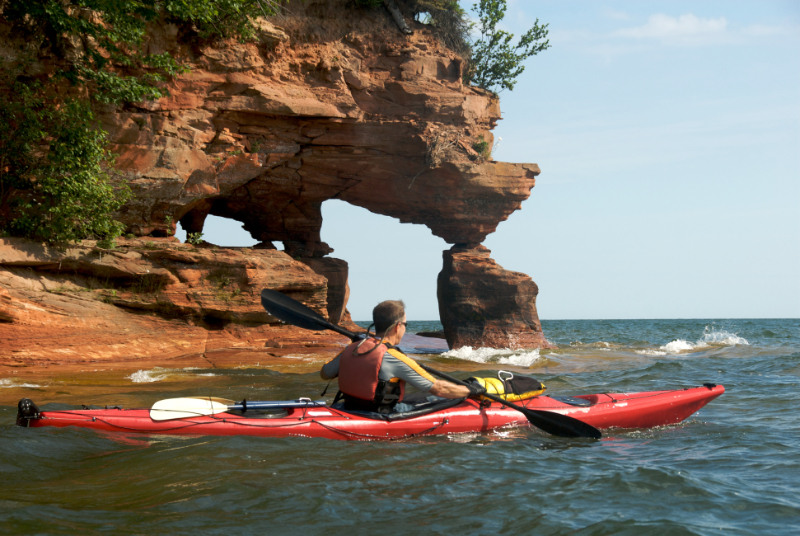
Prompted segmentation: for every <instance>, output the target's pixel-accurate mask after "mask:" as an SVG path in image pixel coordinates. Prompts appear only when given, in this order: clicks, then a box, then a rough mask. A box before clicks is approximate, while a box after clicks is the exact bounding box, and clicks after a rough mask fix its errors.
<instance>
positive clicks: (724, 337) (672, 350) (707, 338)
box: [636, 326, 750, 355]
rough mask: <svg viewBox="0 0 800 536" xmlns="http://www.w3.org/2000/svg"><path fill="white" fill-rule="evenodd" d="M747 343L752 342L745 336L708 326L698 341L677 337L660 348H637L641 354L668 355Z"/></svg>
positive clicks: (637, 351)
mask: <svg viewBox="0 0 800 536" xmlns="http://www.w3.org/2000/svg"><path fill="white" fill-rule="evenodd" d="M736 345H747V346H749V345H750V343H749V342H748V341H747V339H745V338H744V337H739V336H738V335H736V334H735V333H730V332H727V331H725V330H721V331H716V330H715V329H714V328H710V327H709V326H706V328H705V330H703V336H702V337H700V339H699V340H698V341H697V342H689V341H687V340H684V339H675V340H674V341H672V342H669V343H667V344H665V345H664V346H661V347H660V348H659V349H658V350H654V349H647V350H636V353H637V354H641V355H667V354H672V355H675V354H680V353H682V352H692V351H695V350H702V349H705V348H708V347H709V346H736Z"/></svg>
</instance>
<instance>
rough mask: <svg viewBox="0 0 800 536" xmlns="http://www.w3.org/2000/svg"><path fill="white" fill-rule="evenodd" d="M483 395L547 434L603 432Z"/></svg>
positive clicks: (436, 372) (445, 377)
mask: <svg viewBox="0 0 800 536" xmlns="http://www.w3.org/2000/svg"><path fill="white" fill-rule="evenodd" d="M420 366H421V367H422V368H424V369H425V370H427V371H428V372H430V373H431V374H433V375H434V376H439V377H440V378H442V379H443V380H447V381H449V382H451V383H455V384H456V385H463V386H465V387H468V385H467V384H466V383H465V382H463V381H461V380H459V379H458V378H453V377H452V376H450V375H448V374H445V373H444V372H441V371H439V370H436V369H433V368H431V367H429V366H428V365H423V364H421V363H420ZM483 396H485V397H486V398H488V399H490V400H494V401H495V402H497V403H499V404H502V405H504V406H507V407H509V408H513V409H515V410H517V411H519V412H520V413H522V414H523V415H525V417H527V419H528V422H529V423H531V424H532V425H534V426H535V427H537V428H539V429H540V430H542V431H544V432H547V433H548V434H552V435H554V436H559V437H591V438H594V439H600V438H601V437H602V435H603V434H601V433H600V430H598V429H597V428H595V427H594V426H592V425H590V424H586V423H585V422H583V421H579V420H578V419H575V418H573V417H568V416H567V415H561V414H560V413H553V412H551V411H543V410H538V409H528V408H525V407H522V406H518V405H517V404H512V403H511V402H509V401H508V400H506V399H504V398H501V397H499V396H497V395H492V394H489V393H484V394H483Z"/></svg>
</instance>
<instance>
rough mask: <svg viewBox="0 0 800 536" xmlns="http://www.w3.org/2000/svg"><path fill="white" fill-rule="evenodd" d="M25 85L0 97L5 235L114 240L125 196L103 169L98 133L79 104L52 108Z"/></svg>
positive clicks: (0, 201)
mask: <svg viewBox="0 0 800 536" xmlns="http://www.w3.org/2000/svg"><path fill="white" fill-rule="evenodd" d="M35 89H37V88H33V89H32V88H31V87H29V86H27V85H25V84H16V86H15V88H14V91H13V92H12V93H11V95H10V96H9V97H8V98H7V99H5V100H3V101H1V102H0V215H3V216H6V218H3V219H5V220H6V226H7V229H6V230H7V232H10V233H11V234H14V235H17V236H26V237H29V238H33V239H36V240H42V241H46V242H51V243H56V242H67V241H72V240H80V239H83V238H97V239H113V238H114V237H116V236H119V235H120V233H121V232H122V230H123V226H122V224H121V223H119V222H117V221H115V220H114V219H113V218H112V217H111V213H112V212H114V211H115V210H118V209H119V208H120V207H121V206H122V204H123V203H124V202H125V200H126V199H127V198H128V194H129V189H128V188H127V185H125V184H118V185H116V187H115V185H114V184H113V183H112V181H111V180H110V178H109V176H108V173H107V166H106V163H107V162H108V161H109V160H110V159H111V155H110V154H109V153H108V151H107V149H106V141H105V133H104V132H103V131H101V130H97V129H95V128H94V127H93V123H94V116H93V114H92V110H91V107H90V106H89V104H88V103H86V102H80V101H77V100H65V101H62V102H60V103H59V105H58V106H54V105H52V103H49V102H47V100H46V99H45V98H44V97H43V96H42V93H41V92H37V91H35Z"/></svg>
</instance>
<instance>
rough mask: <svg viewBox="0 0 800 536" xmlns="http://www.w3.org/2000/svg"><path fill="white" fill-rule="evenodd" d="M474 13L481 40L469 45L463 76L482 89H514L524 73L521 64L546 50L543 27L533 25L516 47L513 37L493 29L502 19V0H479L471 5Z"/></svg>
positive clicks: (544, 27)
mask: <svg viewBox="0 0 800 536" xmlns="http://www.w3.org/2000/svg"><path fill="white" fill-rule="evenodd" d="M473 9H475V10H476V11H477V12H478V20H479V21H480V22H479V23H478V28H479V30H480V32H481V38H480V39H478V40H477V41H475V42H474V43H473V44H472V60H471V62H470V67H469V69H468V71H467V74H466V80H465V81H466V82H468V83H471V84H474V85H476V86H478V87H481V88H483V89H488V90H490V91H495V92H496V89H497V88H499V89H500V90H501V91H502V90H504V89H508V90H509V91H511V90H513V89H514V84H515V83H516V79H517V77H518V76H519V75H520V74H522V72H523V71H524V70H525V66H524V65H522V62H523V61H525V60H526V59H528V58H529V57H531V56H535V55H536V54H538V53H539V52H541V51H543V50H547V49H548V48H550V41H549V40H547V39H546V37H547V26H548V25H547V24H543V25H541V26H540V25H539V19H536V22H535V23H534V24H533V28H531V29H530V30H528V31H527V32H526V33H525V34H524V35H523V36H522V37H521V38H520V40H519V42H518V43H517V44H516V45H513V44H512V40H513V39H514V34H511V33H508V32H506V31H504V30H500V29H498V28H497V24H498V23H499V22H500V21H502V20H503V18H504V17H505V16H506V9H507V6H506V0H480V3H479V4H475V5H474V6H473Z"/></svg>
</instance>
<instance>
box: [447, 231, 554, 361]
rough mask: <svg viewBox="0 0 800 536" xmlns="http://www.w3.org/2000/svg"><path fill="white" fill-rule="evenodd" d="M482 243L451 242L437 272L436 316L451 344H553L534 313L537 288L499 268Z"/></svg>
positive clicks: (518, 275)
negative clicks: (470, 245)
mask: <svg viewBox="0 0 800 536" xmlns="http://www.w3.org/2000/svg"><path fill="white" fill-rule="evenodd" d="M490 253H491V251H489V250H488V249H486V248H485V247H483V246H475V247H465V246H453V247H452V248H451V249H450V250H449V251H445V252H444V267H443V268H442V271H441V272H440V273H439V280H438V296H439V315H440V317H441V320H442V325H443V326H444V334H445V338H446V339H447V344H448V346H450V348H460V347H462V346H472V347H481V346H483V347H490V348H511V349H515V348H553V347H554V346H553V345H551V344H550V343H549V342H548V341H547V339H545V337H544V333H542V324H541V322H539V315H538V313H537V312H536V295H537V294H538V293H539V287H537V286H536V283H534V282H533V281H532V280H531V278H530V277H528V276H527V275H525V274H523V273H520V272H510V271H508V270H504V269H503V268H502V267H500V266H499V265H498V264H497V263H496V262H495V261H494V260H493V259H492V258H491V257H489V254H490Z"/></svg>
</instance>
